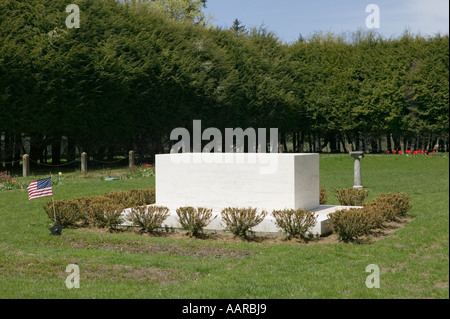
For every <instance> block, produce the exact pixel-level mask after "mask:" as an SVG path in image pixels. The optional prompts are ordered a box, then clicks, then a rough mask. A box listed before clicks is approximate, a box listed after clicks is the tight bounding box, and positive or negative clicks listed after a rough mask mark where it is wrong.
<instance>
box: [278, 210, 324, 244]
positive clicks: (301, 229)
mask: <svg viewBox="0 0 450 319" xmlns="http://www.w3.org/2000/svg"><path fill="white" fill-rule="evenodd" d="M272 215H273V217H274V218H275V223H276V225H277V226H278V227H280V228H281V229H282V230H283V231H284V232H285V233H286V235H287V238H292V237H298V238H299V239H303V240H306V239H307V236H306V232H307V231H308V229H309V228H311V227H314V226H315V225H316V223H317V218H316V217H315V215H314V213H312V212H309V211H306V210H302V209H298V210H293V209H285V210H276V211H273V212H272Z"/></svg>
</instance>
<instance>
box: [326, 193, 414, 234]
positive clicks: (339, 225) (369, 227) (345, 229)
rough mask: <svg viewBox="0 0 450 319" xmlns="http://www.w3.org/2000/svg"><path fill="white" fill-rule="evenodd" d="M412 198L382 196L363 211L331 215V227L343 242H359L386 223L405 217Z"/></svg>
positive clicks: (367, 205)
mask: <svg viewBox="0 0 450 319" xmlns="http://www.w3.org/2000/svg"><path fill="white" fill-rule="evenodd" d="M409 202H410V197H409V196H407V195H405V194H403V193H389V194H381V195H380V196H379V197H377V198H375V199H373V200H372V201H370V202H369V203H367V204H366V203H361V205H362V206H363V208H362V209H359V208H350V209H344V210H340V211H337V212H335V213H333V214H330V215H329V218H330V219H329V226H330V228H331V229H332V230H333V232H334V233H336V234H337V235H338V237H339V239H341V240H343V241H353V240H357V239H358V238H360V237H361V236H364V235H368V234H370V233H371V232H372V231H373V230H375V229H382V228H384V225H385V223H387V222H391V221H396V220H397V219H398V218H399V217H404V216H405V215H406V214H407V212H408V210H409V209H410V208H411V206H410V204H409Z"/></svg>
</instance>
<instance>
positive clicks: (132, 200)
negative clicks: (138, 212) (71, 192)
mask: <svg viewBox="0 0 450 319" xmlns="http://www.w3.org/2000/svg"><path fill="white" fill-rule="evenodd" d="M154 202H155V189H154V188H149V189H138V190H131V191H124V192H112V193H108V194H104V195H103V196H91V197H82V198H77V199H72V200H55V201H49V202H47V205H46V206H44V210H45V212H46V214H47V216H48V217H49V218H50V219H51V220H53V221H58V222H59V223H60V224H61V225H62V226H63V227H65V228H67V227H74V226H87V225H92V226H94V227H101V228H110V229H114V228H116V227H117V226H118V225H120V224H121V223H122V219H121V214H122V211H123V210H124V209H125V208H128V207H138V206H143V205H150V204H153V203H154Z"/></svg>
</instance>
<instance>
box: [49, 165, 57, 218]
mask: <svg viewBox="0 0 450 319" xmlns="http://www.w3.org/2000/svg"><path fill="white" fill-rule="evenodd" d="M51 182H52V172H50V183H51ZM52 206H53V217H54V218H55V223H56V210H55V199H54V197H53V190H52Z"/></svg>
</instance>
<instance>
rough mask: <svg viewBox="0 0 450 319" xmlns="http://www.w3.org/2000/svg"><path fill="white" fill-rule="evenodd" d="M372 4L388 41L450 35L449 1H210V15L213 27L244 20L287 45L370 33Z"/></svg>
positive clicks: (378, 30)
mask: <svg viewBox="0 0 450 319" xmlns="http://www.w3.org/2000/svg"><path fill="white" fill-rule="evenodd" d="M369 4H376V5H378V7H379V8H380V28H379V29H374V30H376V31H377V32H378V33H380V34H382V35H383V36H384V37H386V38H389V37H391V36H394V37H397V36H399V35H401V34H402V33H403V31H404V30H405V29H408V30H409V31H411V32H412V33H414V34H417V33H420V34H421V35H424V36H425V35H433V34H435V33H437V32H440V33H442V34H448V33H449V13H448V11H449V0H277V1H274V0H270V1H269V0H208V1H207V8H206V9H205V13H207V14H212V15H213V18H212V22H213V24H214V25H218V26H222V27H229V26H231V25H232V23H233V21H234V19H236V18H237V19H239V20H240V21H242V23H243V24H244V25H246V26H248V27H251V26H256V27H259V26H261V25H264V26H265V27H267V28H268V29H269V30H271V31H274V32H275V33H276V34H277V36H278V37H279V38H280V39H281V40H283V41H284V42H291V41H295V40H296V39H297V38H298V36H299V34H302V35H303V36H304V37H305V36H308V35H310V34H312V33H313V32H315V31H320V30H321V31H324V32H333V33H337V34H339V33H343V32H352V31H356V30H357V29H358V28H362V29H367V28H366V18H367V17H368V16H369V14H370V13H366V7H367V6H368V5H369Z"/></svg>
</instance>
